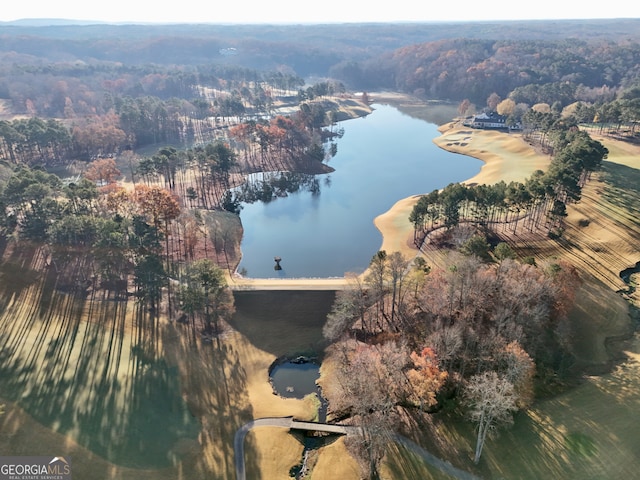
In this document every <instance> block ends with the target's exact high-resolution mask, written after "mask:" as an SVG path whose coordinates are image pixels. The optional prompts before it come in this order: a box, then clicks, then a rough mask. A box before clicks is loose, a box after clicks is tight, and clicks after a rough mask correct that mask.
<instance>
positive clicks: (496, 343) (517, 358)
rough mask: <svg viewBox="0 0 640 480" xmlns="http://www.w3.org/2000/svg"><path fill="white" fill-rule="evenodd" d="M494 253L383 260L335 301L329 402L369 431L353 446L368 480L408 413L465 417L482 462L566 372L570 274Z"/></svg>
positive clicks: (328, 328)
mask: <svg viewBox="0 0 640 480" xmlns="http://www.w3.org/2000/svg"><path fill="white" fill-rule="evenodd" d="M497 250H499V251H500V252H502V253H500V252H496V254H495V255H492V256H491V257H490V258H489V259H485V260H483V259H481V258H479V257H477V256H476V255H473V254H467V255H462V254H458V253H451V254H450V255H449V256H448V257H447V264H446V267H445V268H442V269H440V268H430V267H429V266H428V265H426V263H425V262H424V260H423V259H421V258H417V259H415V260H414V261H409V260H407V259H406V258H404V257H402V255H400V254H399V253H397V252H394V253H391V254H387V253H386V252H385V251H380V252H378V253H377V254H376V255H375V256H374V257H373V258H372V260H371V264H370V267H369V269H368V270H367V273H366V275H365V277H364V278H363V279H362V280H359V279H358V278H354V279H353V282H352V286H351V288H349V289H346V290H344V291H340V292H338V293H337V296H336V300H335V302H334V305H333V307H332V310H331V313H330V314H329V315H328V318H327V322H326V324H325V326H324V329H323V332H324V335H325V337H326V338H327V340H329V341H330V342H331V343H330V346H329V347H328V349H327V352H326V354H327V358H326V359H325V360H324V364H327V365H328V366H329V367H327V368H331V370H332V372H335V377H336V380H335V382H332V383H331V384H329V385H323V394H324V395H325V396H326V397H327V398H328V400H329V402H330V408H331V414H332V416H333V417H334V418H337V419H343V420H344V419H346V418H347V417H348V418H350V419H351V420H353V421H355V422H356V423H358V424H359V425H361V426H363V427H364V430H365V432H366V433H365V434H364V435H363V436H362V437H361V438H356V439H352V440H349V439H348V442H349V444H350V448H351V449H352V450H353V451H354V453H356V458H359V459H361V460H362V467H363V469H364V471H365V472H367V473H368V475H369V478H376V477H377V475H376V472H377V467H378V464H379V462H380V460H381V459H382V457H383V455H384V452H385V449H386V446H387V444H388V443H389V442H390V440H391V439H392V438H393V434H392V432H393V431H394V429H395V428H397V427H398V426H399V425H400V424H401V423H402V422H401V418H402V417H406V415H411V412H434V411H438V410H440V409H448V410H450V411H451V412H456V411H457V412H464V414H465V415H467V416H468V417H469V418H470V419H471V420H472V421H474V422H475V423H476V424H477V425H478V439H477V440H478V443H477V449H476V452H475V461H476V462H477V461H478V460H479V458H480V455H481V453H482V447H483V445H484V441H485V438H486V435H487V432H488V431H490V430H491V429H494V428H496V427H497V426H499V425H500V424H501V422H506V423H508V422H509V421H510V419H511V418H512V414H513V413H514V412H515V411H517V410H518V409H521V408H526V407H527V406H529V405H530V404H531V402H532V401H533V398H534V396H535V391H536V389H537V388H538V387H539V386H541V385H546V386H547V387H548V386H549V383H553V382H555V381H557V380H558V379H561V378H563V377H564V375H566V373H567V372H568V371H569V369H570V366H571V363H572V357H571V353H570V348H569V344H570V338H571V329H570V327H569V324H568V321H567V317H566V315H567V312H568V311H569V310H570V308H571V306H572V305H573V301H574V296H575V291H576V289H577V287H578V285H579V283H580V280H579V278H578V276H577V274H576V271H575V269H574V268H573V267H571V266H570V265H568V264H565V263H562V262H559V263H545V264H540V265H538V266H536V265H530V264H526V263H520V262H517V261H515V260H513V258H512V257H513V255H512V254H511V255H509V254H506V252H507V250H506V249H497Z"/></svg>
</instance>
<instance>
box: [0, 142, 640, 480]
mask: <svg viewBox="0 0 640 480" xmlns="http://www.w3.org/2000/svg"><path fill="white" fill-rule="evenodd" d="M491 143H492V142H486V148H489V147H490V144H491ZM494 143H495V142H494ZM605 145H606V146H607V147H608V148H609V150H610V152H611V154H610V160H609V161H607V162H605V166H604V169H603V171H602V172H600V173H598V174H597V175H595V176H594V179H593V180H592V181H591V182H590V183H589V184H588V185H587V187H586V188H585V190H584V192H583V200H582V201H581V202H580V203H578V204H575V205H570V206H569V216H568V217H567V228H566V230H565V240H564V241H563V242H550V241H549V240H548V239H547V238H546V237H544V236H540V237H537V238H533V237H530V238H527V239H522V240H520V241H516V239H512V241H513V243H514V247H516V248H518V249H519V251H520V252H522V253H523V255H533V256H536V257H537V258H540V259H542V258H548V257H558V258H566V259H568V260H569V261H571V262H572V263H574V264H575V265H576V266H577V267H578V268H579V269H580V270H581V271H582V272H583V277H584V280H585V282H584V283H583V286H582V288H581V290H580V291H579V292H578V306H577V308H576V309H574V311H573V312H572V316H571V321H572V324H573V325H574V329H575V332H576V334H575V336H574V340H575V341H574V351H575V354H576V358H577V360H578V363H579V365H578V366H587V365H589V366H591V367H592V368H594V369H595V370H594V372H595V371H598V372H600V373H601V374H600V375H597V376H596V375H593V376H587V377H585V378H584V379H583V381H582V382H581V383H580V384H579V385H578V386H577V387H576V388H573V389H571V390H569V391H567V392H565V393H563V394H561V395H558V396H554V397H550V398H547V399H544V400H541V401H538V402H537V403H536V404H535V405H534V407H533V408H532V409H531V410H530V411H528V412H525V413H521V414H519V415H518V417H517V418H516V421H515V424H514V426H513V428H511V429H509V430H505V431H503V432H502V433H501V435H499V436H498V437H496V438H493V439H490V440H488V442H487V445H486V447H485V451H484V454H483V458H482V460H481V463H480V465H478V466H477V467H476V466H474V465H473V463H472V462H471V455H472V452H473V446H474V439H475V436H474V432H473V428H472V426H471V425H470V424H468V423H466V422H459V421H455V420H453V419H452V418H449V417H447V416H446V415H444V414H441V415H436V416H431V417H430V418H427V419H422V421H421V422H420V423H416V424H415V428H414V429H413V430H412V431H409V432H408V434H410V435H411V436H412V437H413V438H414V439H416V440H417V441H419V443H420V444H421V445H424V446H425V447H426V448H427V449H428V450H429V451H431V452H432V453H434V454H436V455H438V456H440V457H441V458H444V459H446V460H448V461H449V462H450V463H452V464H453V465H455V466H457V467H460V468H463V469H466V470H469V471H473V472H474V473H476V474H478V475H481V476H482V477H483V478H486V479H502V478H505V479H527V480H528V479H532V480H534V479H535V480H538V479H542V478H545V479H546V478H553V479H555V478H562V479H576V480H577V479H593V480H596V479H605V480H606V479H616V478H620V477H623V478H624V477H627V478H634V477H635V473H636V472H637V471H639V470H640V436H639V435H638V434H637V432H638V430H639V429H640V420H638V415H637V411H638V408H639V407H640V389H639V387H640V385H639V382H640V371H639V369H640V362H639V360H640V340H638V338H637V337H636V336H632V337H630V338H629V334H630V332H631V330H630V325H631V324H630V321H629V316H628V312H627V301H631V302H636V303H637V301H638V297H637V295H638V292H637V291H636V292H628V293H626V294H625V293H616V291H617V290H624V289H626V288H627V286H626V285H625V284H624V283H623V282H622V281H621V279H620V277H619V272H620V270H622V269H624V268H627V267H629V266H631V265H633V264H635V262H637V261H638V260H640V244H639V242H638V240H637V239H638V238H640V223H639V220H638V219H637V213H638V208H637V205H640V190H639V187H638V185H640V170H639V168H640V165H638V162H640V156H639V155H638V152H636V153H634V152H630V151H629V150H628V148H627V146H626V145H624V144H618V143H617V142H615V141H610V140H608V139H606V140H605ZM483 148H484V147H483ZM501 148H502V147H501ZM536 161H537V160H536ZM533 163H535V162H532V164H533ZM518 242H521V243H518ZM587 272H590V273H587ZM63 287H65V286H64V285H59V284H57V283H56V278H55V276H54V275H53V273H52V271H51V270H46V269H44V268H43V259H42V255H41V254H40V252H39V251H38V250H37V249H33V248H29V247H27V246H21V248H20V249H15V250H13V251H11V250H10V249H7V250H6V251H5V252H4V257H3V261H2V263H1V264H0V399H1V400H0V403H5V404H6V407H5V413H4V415H2V416H0V453H2V454H3V455H50V454H54V455H62V456H70V457H71V458H72V459H73V468H74V472H73V473H74V474H75V475H76V476H77V478H92V479H142V480H144V479H159V480H163V479H185V480H187V479H188V480H191V479H199V478H211V479H232V478H234V465H233V436H234V434H235V431H236V429H237V428H238V427H239V426H241V425H243V424H244V423H245V422H247V421H249V420H251V419H253V418H260V417H266V416H287V415H294V416H296V417H298V418H301V419H309V418H312V417H313V415H314V411H313V402H311V401H308V400H295V399H283V398H279V397H277V396H275V395H273V392H272V391H271V386H270V385H269V382H268V369H269V366H270V365H271V363H272V362H273V361H274V360H275V359H276V358H277V357H279V356H282V355H297V354H300V353H313V352H318V351H321V349H322V345H323V344H322V339H321V328H322V323H323V322H324V317H325V315H326V312H327V309H328V308H329V306H330V302H331V300H332V296H333V293H332V292H331V291H321V292H316V291H298V292H296V291H293V292H292V291H289V292H283V291H277V290H270V291H263V292H258V291H253V292H252V291H247V292H241V293H239V294H237V296H236V302H237V306H238V314H237V315H236V316H235V317H234V318H233V320H232V321H231V322H230V326H229V328H227V329H226V330H225V332H224V334H223V335H222V337H221V342H220V344H217V343H216V342H213V343H207V342H205V341H203V340H202V339H201V338H200V337H199V336H197V335H193V332H192V331H190V330H189V329H188V328H187V327H185V326H182V325H177V324H175V323H172V322H170V321H169V320H168V319H166V318H159V319H153V318H151V317H150V316H149V314H148V313H147V312H144V311H141V310H139V309H138V308H137V305H136V303H135V301H134V300H133V299H131V298H129V299H126V300H118V301H116V300H113V299H111V298H105V297H103V296H102V294H101V293H99V292H89V294H88V295H85V294H84V293H83V292H79V291H72V290H71V291H70V290H68V289H67V288H63ZM624 336H626V337H627V339H626V340H625V341H618V342H615V343H612V342H611V340H610V339H611V338H612V337H616V338H618V337H624ZM612 352H618V353H619V354H620V355H623V356H624V360H623V361H621V362H619V363H617V364H613V363H612V362H611V361H610V359H611V355H612ZM301 452H302V444H301V442H300V440H299V439H297V438H295V437H293V436H291V435H287V434H285V433H284V432H282V431H280V430H276V429H272V428H263V429H257V430H255V431H254V432H252V433H251V434H249V435H248V437H247V440H246V463H247V465H246V468H247V472H248V474H249V478H252V479H263V480H272V479H279V478H287V474H288V472H289V469H290V468H291V467H293V466H294V465H295V464H296V463H297V462H298V461H299V460H300V455H301ZM316 460H317V463H316V467H315V469H314V472H313V478H314V479H315V480H323V479H327V480H333V479H335V478H340V479H341V480H351V479H353V480H356V479H359V478H360V475H359V471H358V468H357V465H356V464H355V462H354V461H353V460H352V459H351V458H350V457H348V455H347V453H346V450H345V447H344V443H343V441H341V440H340V441H336V442H334V443H332V444H330V445H328V446H326V447H323V448H322V450H321V451H320V453H319V455H318V457H317V459H316ZM383 476H384V478H386V479H389V480H391V479H394V480H396V479H397V480H400V479H402V480H406V479H409V480H410V479H427V480H430V479H433V480H445V479H448V478H450V477H448V476H447V475H445V474H442V473H440V472H439V471H437V470H436V469H434V468H433V467H430V466H429V465H427V464H426V463H425V462H424V461H423V460H422V459H420V458H419V457H417V456H416V455H415V454H413V453H411V452H409V451H407V450H406V449H404V448H401V447H395V448H392V449H391V452H390V454H389V456H388V459H387V462H386V463H385V465H384V468H383Z"/></svg>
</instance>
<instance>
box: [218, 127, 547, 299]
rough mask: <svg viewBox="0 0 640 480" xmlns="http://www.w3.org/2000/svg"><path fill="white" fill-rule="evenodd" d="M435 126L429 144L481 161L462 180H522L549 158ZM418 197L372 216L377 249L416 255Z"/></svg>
mask: <svg viewBox="0 0 640 480" xmlns="http://www.w3.org/2000/svg"><path fill="white" fill-rule="evenodd" d="M439 130H440V132H441V133H442V135H441V136H440V137H438V138H436V139H434V143H435V144H436V145H438V146H439V147H440V148H442V149H444V150H448V151H450V152H453V153H460V154H462V155H467V156H471V157H474V158H477V159H478V160H481V161H482V162H483V165H482V167H481V168H480V172H478V174H477V175H475V176H473V177H472V178H470V179H468V180H466V181H465V182H464V183H466V184H474V183H477V184H482V183H484V184H492V183H496V182H498V181H500V180H504V181H505V182H507V183H508V182H510V181H523V180H525V179H526V178H527V177H528V176H530V175H531V174H532V173H533V172H534V171H535V170H540V169H542V170H544V169H546V168H547V166H548V165H549V162H550V158H549V156H548V155H541V154H539V153H537V152H536V151H535V150H534V149H533V147H531V146H530V145H529V144H527V142H526V141H525V140H524V139H523V138H522V135H520V134H506V133H503V132H497V131H491V130H473V129H470V128H466V127H463V126H462V125H460V124H455V123H449V124H446V125H443V126H442V127H440V128H439ZM424 193H429V192H424ZM417 199H418V196H412V197H408V198H403V199H400V200H398V201H397V202H396V203H395V204H394V205H393V206H392V207H391V208H390V209H389V210H388V211H387V212H384V213H382V214H381V215H379V216H378V217H376V218H375V219H374V224H375V226H376V228H377V229H378V230H379V231H380V233H381V234H382V238H383V240H382V245H381V246H380V250H386V251H387V252H396V251H397V252H400V253H402V254H403V255H405V256H406V257H407V258H412V257H413V256H415V255H416V253H417V249H416V248H415V246H414V245H413V226H412V225H411V223H410V222H409V214H410V213H411V209H412V208H413V205H414V204H415V202H416V201H417ZM229 285H230V287H231V288H232V289H233V290H335V289H341V288H344V287H345V286H346V285H348V282H347V279H345V278H344V277H336V278H265V279H262V278H241V277H237V276H235V277H233V278H231V277H230V278H229Z"/></svg>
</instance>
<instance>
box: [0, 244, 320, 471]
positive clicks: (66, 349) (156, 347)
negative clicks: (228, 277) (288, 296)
mask: <svg viewBox="0 0 640 480" xmlns="http://www.w3.org/2000/svg"><path fill="white" fill-rule="evenodd" d="M31 254H32V255H31V256H29V255H28V254H27V253H26V252H25V251H20V253H19V254H15V255H9V256H7V257H5V261H4V262H3V263H2V264H1V265H0V312H1V313H0V342H1V343H0V345H1V349H0V397H1V398H2V401H1V402H0V403H5V404H6V407H5V414H4V415H2V416H1V417H0V452H2V454H3V455H38V454H40V455H49V454H55V455H61V456H70V457H72V458H73V473H74V475H77V477H78V478H96V479H98V478H118V479H120V478H122V479H129V478H130V479H145V478H149V479H164V478H167V479H169V478H171V479H175V478H186V479H194V478H205V477H206V478H220V479H227V478H233V476H234V471H235V470H234V465H233V436H234V434H235V431H236V429H237V428H238V427H240V426H241V425H242V424H244V423H246V422H247V421H249V420H251V419H253V418H258V417H264V416H286V415H294V416H296V417H298V418H301V419H310V418H312V417H313V415H314V414H315V412H314V410H313V407H314V404H313V402H312V401H309V400H295V399H282V398H280V397H277V396H275V395H273V392H272V390H271V386H270V384H269V382H268V368H269V365H270V364H271V363H272V362H273V361H274V360H275V358H276V356H278V355H280V354H284V353H287V352H289V351H293V345H312V344H317V343H318V341H319V340H320V333H321V326H322V321H320V319H319V317H318V316H317V315H316V316H304V317H302V318H300V319H299V323H300V325H301V328H300V329H299V330H298V329H296V328H295V327H294V328H292V327H291V325H292V324H295V321H294V320H293V319H292V318H291V315H292V314H291V312H292V311H293V310H292V309H291V308H290V306H288V305H287V302H286V301H284V300H281V301H278V302H277V305H280V307H281V308H282V310H281V316H282V318H276V319H275V320H273V318H271V317H277V315H272V316H271V317H261V318H258V319H255V326H257V327H258V329H259V330H256V331H255V332H254V333H251V328H250V327H248V326H247V325H245V324H244V323H243V320H242V318H240V319H239V320H238V322H239V323H238V324H237V327H238V329H239V330H243V329H246V330H247V334H248V335H255V336H254V338H253V341H256V340H257V339H258V338H263V339H265V341H264V342H263V344H262V347H264V348H266V349H268V350H269V351H268V350H263V349H260V348H258V347H256V346H254V345H253V342H252V341H250V340H248V338H247V337H246V336H245V335H244V334H243V333H241V332H240V331H239V330H234V329H231V328H228V329H227V330H226V331H225V333H224V334H223V336H222V338H221V342H220V345H217V344H216V342H213V343H207V342H204V341H203V340H202V339H201V338H200V337H199V336H196V335H193V332H192V331H191V330H189V328H187V327H184V326H182V325H177V324H175V323H171V322H169V321H167V320H166V319H152V318H150V317H149V316H148V314H146V313H144V312H142V311H140V310H139V309H138V308H137V305H136V303H135V302H134V300H132V299H129V300H122V301H114V300H112V299H106V298H102V297H98V296H94V294H89V296H88V297H85V295H84V294H81V293H79V292H65V291H61V290H60V289H59V288H57V287H59V285H56V283H55V280H54V278H53V276H52V275H48V274H47V273H46V271H45V273H38V272H43V269H41V268H39V266H40V264H41V260H39V256H38V251H37V250H34V251H32V252H31ZM326 294H327V292H322V294H321V297H320V299H319V300H314V299H313V298H312V292H309V293H307V296H306V298H304V299H302V300H300V299H299V300H298V302H300V301H302V302H303V303H304V304H305V305H307V309H308V310H309V312H313V311H315V310H316V309H314V305H317V304H318V302H319V303H321V304H323V305H325V304H327V301H326V298H325V296H326ZM96 295H97V294H96ZM314 302H315V303H314ZM256 303H258V304H259V303H260V302H259V301H257V302H256ZM277 305H272V306H271V307H268V308H275V309H277ZM272 320H273V321H272ZM322 320H323V319H322ZM305 323H306V326H305V325H303V324H305ZM285 325H288V328H286V329H285V328H284V327H285ZM258 332H262V335H260V334H259V333H258ZM298 332H300V335H298ZM314 337H315V338H314ZM256 343H260V342H256ZM257 435H260V434H257ZM260 438H261V437H260ZM296 442H297V441H296ZM298 443H299V442H298ZM265 445H269V447H268V448H271V449H273V445H271V444H269V442H267V443H266V444H265V443H263V442H257V441H256V439H255V438H249V439H248V440H247V444H246V447H247V448H246V450H247V471H249V472H254V474H253V475H252V476H251V477H250V478H278V477H277V473H276V472H279V471H280V467H281V466H282V462H283V460H282V459H281V460H280V461H279V462H277V463H273V462H270V461H269V460H268V459H269V458H271V456H272V455H271V453H270V451H269V449H267V450H266V451H263V448H264V447H265ZM291 448H292V447H291V444H288V445H287V450H291V452H294V451H295V450H292V449H291ZM301 448H302V447H301V446H300V450H301ZM293 457H296V455H293V454H291V455H289V456H288V457H286V458H288V459H289V460H286V461H291V465H290V467H291V466H293V465H294V464H295V463H297V461H299V458H293ZM294 460H295V461H294ZM273 469H276V470H275V471H274V470H273ZM287 471H288V469H287Z"/></svg>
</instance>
